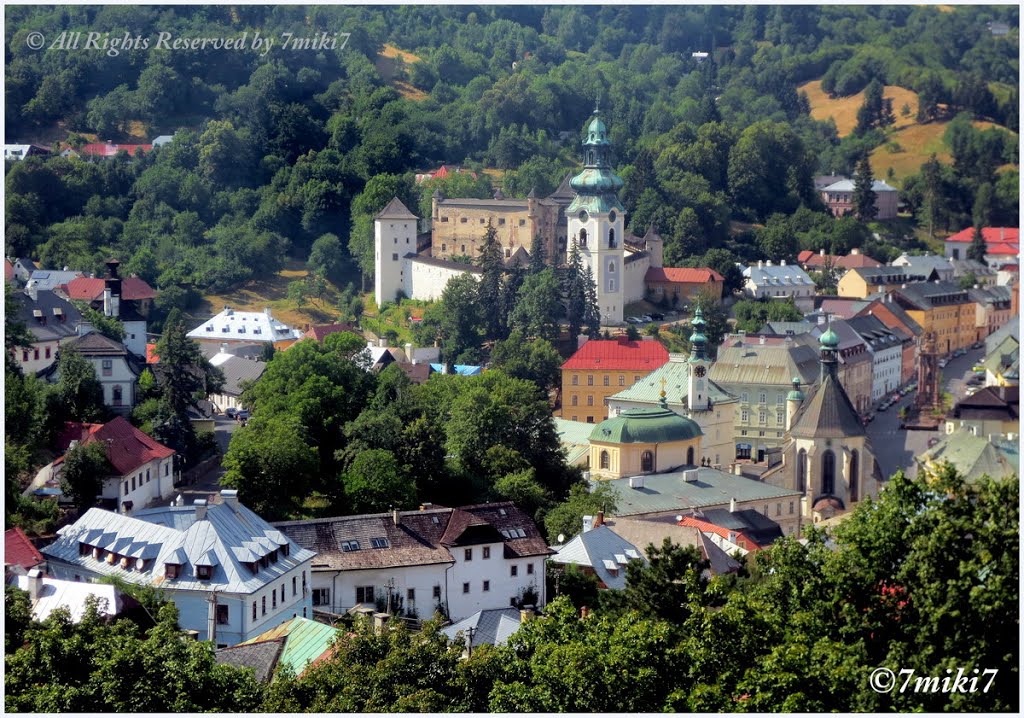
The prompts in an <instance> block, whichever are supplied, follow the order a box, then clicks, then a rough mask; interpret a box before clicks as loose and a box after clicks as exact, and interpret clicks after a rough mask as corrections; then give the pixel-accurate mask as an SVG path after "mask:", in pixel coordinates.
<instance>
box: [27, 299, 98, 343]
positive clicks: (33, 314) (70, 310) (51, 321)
mask: <svg viewBox="0 0 1024 718" xmlns="http://www.w3.org/2000/svg"><path fill="white" fill-rule="evenodd" d="M33 295H34V296H33ZM15 298H16V299H17V318H18V320H19V321H22V322H24V323H25V327H26V328H27V329H28V330H29V332H31V334H32V336H34V337H35V338H36V340H37V341H41V342H45V341H54V340H58V341H59V340H61V339H65V338H67V337H73V336H76V335H77V334H78V325H79V324H81V323H82V313H81V312H80V311H78V307H76V306H75V305H74V304H72V303H71V302H69V301H68V300H67V299H65V298H64V297H61V296H60V295H58V294H56V293H55V292H53V291H52V290H42V289H41V290H37V291H35V292H17V293H16V294H15Z"/></svg>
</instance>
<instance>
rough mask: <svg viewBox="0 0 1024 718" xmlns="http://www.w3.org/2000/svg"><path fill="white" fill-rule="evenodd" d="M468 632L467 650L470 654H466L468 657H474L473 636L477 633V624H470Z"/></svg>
mask: <svg viewBox="0 0 1024 718" xmlns="http://www.w3.org/2000/svg"><path fill="white" fill-rule="evenodd" d="M466 633H468V634H469V641H468V642H467V643H466V651H467V652H468V655H467V656H466V658H472V657H473V636H475V635H476V626H470V627H469V628H468V629H467V630H466Z"/></svg>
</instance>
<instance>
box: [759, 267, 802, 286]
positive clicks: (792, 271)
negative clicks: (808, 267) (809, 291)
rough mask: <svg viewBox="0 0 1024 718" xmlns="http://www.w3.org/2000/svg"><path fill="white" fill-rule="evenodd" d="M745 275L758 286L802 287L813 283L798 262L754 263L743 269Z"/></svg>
mask: <svg viewBox="0 0 1024 718" xmlns="http://www.w3.org/2000/svg"><path fill="white" fill-rule="evenodd" d="M743 276H744V277H746V278H747V279H748V280H750V281H751V282H753V283H754V284H757V285H758V286H766V287H800V286H808V285H813V284H814V281H813V280H812V279H811V277H810V275H808V274H807V272H805V271H804V270H803V268H802V267H800V265H798V264H770V265H769V264H763V265H759V264H753V265H751V266H749V267H746V268H745V269H744V270H743Z"/></svg>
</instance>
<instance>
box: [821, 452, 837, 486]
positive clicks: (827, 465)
mask: <svg viewBox="0 0 1024 718" xmlns="http://www.w3.org/2000/svg"><path fill="white" fill-rule="evenodd" d="M835 490H836V455H835V454H834V453H832V451H831V450H828V451H826V452H825V453H824V454H822V456H821V493H823V494H826V495H831V494H833V493H835Z"/></svg>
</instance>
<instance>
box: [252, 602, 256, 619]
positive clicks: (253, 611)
mask: <svg viewBox="0 0 1024 718" xmlns="http://www.w3.org/2000/svg"><path fill="white" fill-rule="evenodd" d="M252 620H254V621H255V620H256V602H255V601H253V602H252Z"/></svg>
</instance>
